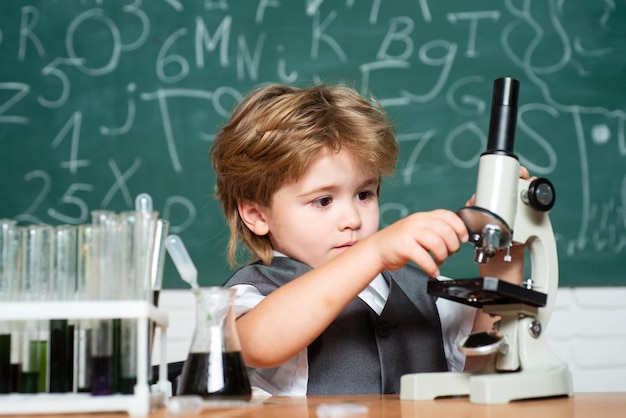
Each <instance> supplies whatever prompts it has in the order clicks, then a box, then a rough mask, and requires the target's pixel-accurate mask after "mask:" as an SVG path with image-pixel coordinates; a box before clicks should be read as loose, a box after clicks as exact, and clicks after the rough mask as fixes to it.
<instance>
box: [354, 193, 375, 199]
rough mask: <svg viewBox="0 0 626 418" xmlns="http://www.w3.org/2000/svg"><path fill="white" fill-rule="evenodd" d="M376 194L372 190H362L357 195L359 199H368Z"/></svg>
mask: <svg viewBox="0 0 626 418" xmlns="http://www.w3.org/2000/svg"><path fill="white" fill-rule="evenodd" d="M373 196H374V193H373V192H371V191H362V192H358V193H357V195H356V197H357V199H358V200H367V199H370V198H372V197H373Z"/></svg>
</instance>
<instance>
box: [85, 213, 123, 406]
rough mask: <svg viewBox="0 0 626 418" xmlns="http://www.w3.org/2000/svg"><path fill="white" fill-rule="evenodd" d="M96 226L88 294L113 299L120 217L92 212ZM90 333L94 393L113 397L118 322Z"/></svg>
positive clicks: (108, 321)
mask: <svg viewBox="0 0 626 418" xmlns="http://www.w3.org/2000/svg"><path fill="white" fill-rule="evenodd" d="M92 219H93V222H92V223H93V224H94V225H96V226H97V227H98V234H97V236H96V238H97V239H95V240H94V241H93V245H94V249H93V250H94V253H93V254H94V266H93V267H94V269H93V274H94V277H93V278H92V280H91V281H90V288H91V289H90V291H89V293H90V294H91V296H92V297H93V298H94V300H114V297H113V295H114V293H115V289H117V285H118V283H117V281H116V280H117V279H118V278H119V276H118V275H117V272H118V270H119V264H118V263H117V262H116V260H115V254H116V250H117V245H119V243H118V242H116V241H117V240H116V238H117V224H118V220H117V215H116V214H115V213H114V212H112V211H107V210H97V211H93V212H92ZM93 325H94V326H93V329H92V333H91V344H90V345H91V357H90V363H91V383H90V386H91V394H92V395H111V394H113V393H115V392H116V391H117V384H116V379H117V373H116V369H117V367H116V365H115V362H114V357H115V353H114V338H115V335H114V327H115V326H116V324H115V320H111V319H100V320H96V321H94V324H93Z"/></svg>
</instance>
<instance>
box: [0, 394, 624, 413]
mask: <svg viewBox="0 0 626 418" xmlns="http://www.w3.org/2000/svg"><path fill="white" fill-rule="evenodd" d="M341 403H350V404H354V405H363V406H366V407H367V408H368V413H367V415H358V416H357V415H351V416H349V417H348V416H346V418H358V417H363V416H369V417H376V418H379V417H382V418H394V417H403V418H406V417H425V418H431V417H451V418H452V417H454V418H500V417H502V418H518V417H519V418H522V417H523V418H571V417H574V418H587V417H589V418H609V417H610V418H618V417H626V392H621V393H618V392H614V393H579V394H576V395H574V396H573V397H570V398H552V399H540V400H529V401H517V402H511V403H508V404H504V405H479V404H472V403H470V402H469V400H468V398H444V399H437V400H435V401H401V400H400V399H399V398H398V396H397V395H371V396H310V397H307V398H291V397H272V398H269V399H266V400H265V401H263V405H262V406H255V407H248V408H240V409H219V410H218V409H212V410H208V409H205V410H204V411H202V412H201V413H199V414H196V415H195V416H198V417H206V418H211V417H221V418H265V417H272V418H310V417H317V413H316V411H317V407H318V406H319V405H320V404H335V405H337V404H341ZM0 408H1V405H0ZM53 416H54V415H37V417H53ZM76 416H77V415H65V417H76ZM126 416H128V415H127V414H125V413H118V414H102V413H100V414H94V415H93V417H94V418H123V417H126ZM190 416H194V415H172V414H170V413H168V411H167V410H166V409H165V408H161V409H159V410H157V411H155V412H153V413H152V414H150V417H149V418H171V417H190ZM0 417H3V416H2V415H0ZM4 417H6V415H5V416H4ZM21 417H22V418H23V417H24V415H22V416H21ZM56 417H59V415H56Z"/></svg>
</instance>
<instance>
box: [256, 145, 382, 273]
mask: <svg viewBox="0 0 626 418" xmlns="http://www.w3.org/2000/svg"><path fill="white" fill-rule="evenodd" d="M379 181H380V180H379V177H378V176H373V175H372V173H371V170H367V169H366V168H365V167H363V165H362V164H361V165H359V164H357V163H356V161H355V160H354V158H353V157H352V155H351V154H350V153H349V152H347V151H340V152H339V153H336V152H332V151H328V150H325V151H322V152H321V153H320V155H319V157H318V158H317V159H315V160H314V161H313V163H312V164H311V166H310V167H309V169H308V170H307V172H306V173H305V174H304V176H302V178H300V179H299V180H298V181H297V182H295V183H289V184H285V185H283V186H282V187H281V188H279V189H278V190H277V191H276V193H275V194H274V196H273V197H272V201H271V205H270V208H265V209H264V212H265V213H264V216H265V219H266V221H267V225H268V227H269V237H270V240H271V242H272V247H273V248H274V249H275V250H276V251H280V252H281V253H283V254H285V255H287V256H290V257H292V258H295V259H297V260H299V261H301V262H303V263H305V264H308V265H310V266H312V267H317V266H319V265H320V264H322V263H324V262H326V261H328V260H329V259H331V258H333V257H335V256H336V255H337V254H339V253H341V252H342V251H345V250H346V249H347V248H349V247H350V246H351V245H354V244H355V243H357V242H358V241H360V240H362V239H364V238H366V237H368V236H369V235H371V234H373V233H374V232H376V231H377V230H378V222H379V210H378V195H377V193H378V186H379Z"/></svg>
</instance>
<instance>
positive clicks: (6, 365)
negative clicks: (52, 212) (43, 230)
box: [0, 219, 19, 393]
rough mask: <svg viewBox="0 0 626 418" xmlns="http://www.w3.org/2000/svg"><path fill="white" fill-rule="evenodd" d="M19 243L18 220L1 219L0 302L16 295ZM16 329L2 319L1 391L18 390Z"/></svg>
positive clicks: (0, 328) (0, 351)
mask: <svg viewBox="0 0 626 418" xmlns="http://www.w3.org/2000/svg"><path fill="white" fill-rule="evenodd" d="M18 243H19V240H18V233H17V227H16V221H14V220H12V219H0V303H2V302H10V301H12V300H13V298H14V297H16V290H17V286H18V282H17V255H18ZM14 331H15V329H14V324H13V322H12V321H0V393H10V392H14V391H16V383H17V382H16V377H17V376H14V372H13V368H14V366H13V363H12V350H13V348H14V346H15V345H16V343H17V340H16V338H12V333H14ZM12 340H13V344H12ZM15 366H17V364H15Z"/></svg>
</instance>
